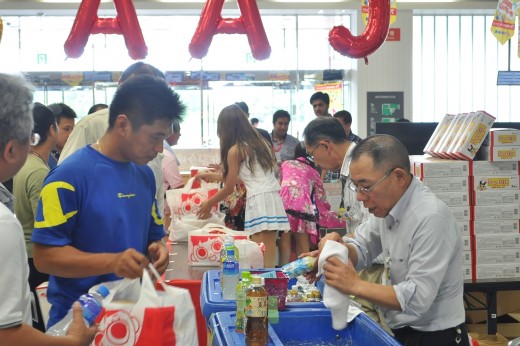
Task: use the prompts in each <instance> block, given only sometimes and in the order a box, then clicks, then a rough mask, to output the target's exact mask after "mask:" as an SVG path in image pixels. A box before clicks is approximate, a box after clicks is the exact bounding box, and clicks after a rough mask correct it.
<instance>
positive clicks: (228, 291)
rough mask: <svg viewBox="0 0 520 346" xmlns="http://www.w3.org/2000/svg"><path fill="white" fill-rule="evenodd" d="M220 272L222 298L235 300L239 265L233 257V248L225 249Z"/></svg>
mask: <svg viewBox="0 0 520 346" xmlns="http://www.w3.org/2000/svg"><path fill="white" fill-rule="evenodd" d="M222 274H223V276H222V280H223V281H224V287H223V288H222V298H223V299H226V300H235V292H236V287H237V284H238V280H239V277H238V275H239V265H238V260H237V258H236V257H235V250H233V249H232V248H231V249H228V250H227V255H226V259H225V260H224V268H223V269H222Z"/></svg>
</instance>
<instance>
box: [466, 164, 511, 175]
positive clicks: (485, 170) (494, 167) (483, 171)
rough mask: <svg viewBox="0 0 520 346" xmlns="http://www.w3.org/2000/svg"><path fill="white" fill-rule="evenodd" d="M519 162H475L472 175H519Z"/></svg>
mask: <svg viewBox="0 0 520 346" xmlns="http://www.w3.org/2000/svg"><path fill="white" fill-rule="evenodd" d="M518 163H519V162H518V161H500V162H490V161H473V162H471V166H472V167H471V171H472V172H471V173H470V175H481V176H482V175H505V176H508V175H519V174H520V169H519V166H518Z"/></svg>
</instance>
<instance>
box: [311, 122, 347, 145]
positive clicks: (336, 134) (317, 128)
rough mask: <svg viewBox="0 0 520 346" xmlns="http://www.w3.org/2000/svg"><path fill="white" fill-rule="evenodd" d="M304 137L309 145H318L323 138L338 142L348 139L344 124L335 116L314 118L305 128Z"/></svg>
mask: <svg viewBox="0 0 520 346" xmlns="http://www.w3.org/2000/svg"><path fill="white" fill-rule="evenodd" d="M303 137H304V138H305V142H306V143H307V144H308V145H316V144H318V142H319V141H322V140H328V141H330V142H332V143H336V144H339V143H344V142H346V141H347V134H346V133H345V130H344V129H343V126H342V125H341V123H340V122H339V120H338V119H336V118H333V117H319V118H316V119H313V120H312V121H311V122H310V123H309V124H308V125H307V126H306V127H305V129H304V130H303Z"/></svg>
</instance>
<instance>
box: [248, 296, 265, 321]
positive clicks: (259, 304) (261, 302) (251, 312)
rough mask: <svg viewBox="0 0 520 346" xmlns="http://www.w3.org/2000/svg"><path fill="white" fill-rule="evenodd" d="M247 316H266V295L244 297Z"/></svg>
mask: <svg viewBox="0 0 520 346" xmlns="http://www.w3.org/2000/svg"><path fill="white" fill-rule="evenodd" d="M246 316H247V317H266V316H267V297H246Z"/></svg>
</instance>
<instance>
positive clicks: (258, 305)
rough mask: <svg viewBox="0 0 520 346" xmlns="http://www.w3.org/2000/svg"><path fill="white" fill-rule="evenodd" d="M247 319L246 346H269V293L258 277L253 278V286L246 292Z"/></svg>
mask: <svg viewBox="0 0 520 346" xmlns="http://www.w3.org/2000/svg"><path fill="white" fill-rule="evenodd" d="M246 318H247V322H246V329H245V334H246V345H248V346H265V345H267V341H268V332H267V292H266V290H265V288H264V285H263V282H262V278H261V277H259V276H256V275H253V276H251V285H250V286H249V288H248V289H247V291H246Z"/></svg>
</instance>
